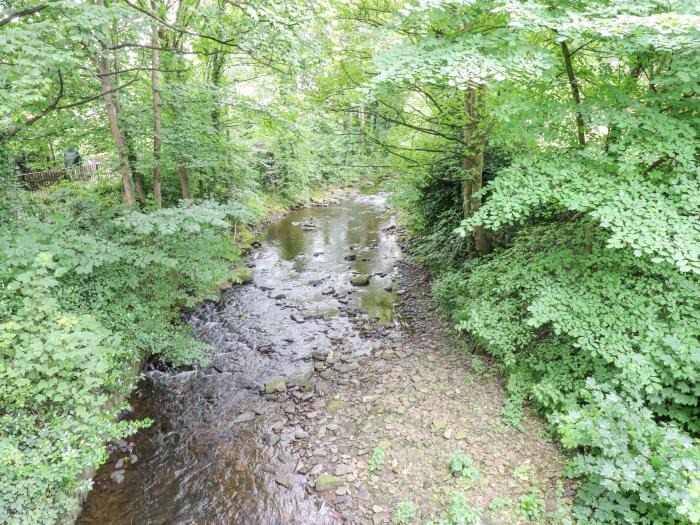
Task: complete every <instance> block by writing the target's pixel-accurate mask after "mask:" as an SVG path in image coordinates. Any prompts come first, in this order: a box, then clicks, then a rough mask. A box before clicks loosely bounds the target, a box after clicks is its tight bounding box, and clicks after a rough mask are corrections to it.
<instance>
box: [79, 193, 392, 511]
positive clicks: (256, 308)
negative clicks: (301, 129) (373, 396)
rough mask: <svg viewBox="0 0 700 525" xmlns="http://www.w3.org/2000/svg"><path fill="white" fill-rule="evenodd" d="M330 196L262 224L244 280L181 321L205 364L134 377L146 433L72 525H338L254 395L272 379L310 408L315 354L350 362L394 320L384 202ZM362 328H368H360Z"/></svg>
mask: <svg viewBox="0 0 700 525" xmlns="http://www.w3.org/2000/svg"><path fill="white" fill-rule="evenodd" d="M336 195H337V197H338V198H336V199H333V200H332V201H331V202H330V204H329V205H327V206H322V207H314V208H303V209H298V210H295V211H292V212H291V213H289V214H288V215H286V216H285V217H284V218H282V219H281V220H278V221H276V222H274V223H273V224H271V225H270V226H269V227H268V228H267V229H266V231H265V232H264V234H263V235H262V238H261V246H260V247H259V248H258V249H257V250H256V251H255V252H254V253H252V254H251V258H250V261H251V262H252V263H254V265H255V269H254V272H255V280H254V284H251V285H245V286H234V287H233V288H232V289H230V290H227V291H226V292H224V294H223V295H222V298H221V300H220V301H219V302H218V303H207V304H205V305H202V306H201V307H199V308H198V309H196V310H195V311H194V312H193V313H192V314H191V315H190V316H189V322H190V323H191V325H192V327H193V330H194V335H195V337H196V338H197V339H199V340H202V341H205V342H207V343H209V345H210V347H211V348H210V350H209V352H210V357H209V363H208V364H207V366H204V367H201V368H198V369H196V370H193V371H184V372H182V371H181V372H173V373H166V372H162V371H150V372H147V373H146V374H145V378H144V380H143V381H142V382H141V383H140V385H139V388H138V389H137V391H136V392H135V394H134V396H133V397H132V399H131V401H130V405H131V407H132V409H133V414H132V417H134V418H146V417H148V418H150V419H152V420H153V421H154V423H153V425H152V426H151V427H150V428H148V429H146V430H143V431H141V432H139V433H138V434H137V435H135V436H132V437H131V438H130V439H129V440H127V441H125V442H122V443H118V444H117V445H116V446H115V447H113V452H112V454H111V457H110V460H109V461H108V462H107V463H106V464H105V465H103V466H102V468H101V469H100V470H99V471H98V473H97V475H96V477H95V481H94V488H93V490H92V492H91V493H90V495H89V497H88V499H87V501H86V503H85V506H84V510H83V512H82V514H81V516H80V518H79V519H78V522H77V523H78V524H80V525H146V524H148V525H156V524H157V525H160V524H168V525H170V524H207V525H213V524H226V525H233V524H235V525H246V524H258V525H267V524H269V525H291V524H318V525H322V524H331V523H337V516H335V515H334V511H333V510H332V509H331V508H330V507H329V506H328V505H327V504H325V503H324V502H323V499H321V498H317V497H316V496H314V495H312V494H313V491H312V490H310V489H309V488H308V484H307V483H306V481H305V480H306V477H305V473H306V472H307V468H308V467H307V466H306V465H303V464H302V463H301V462H299V460H298V459H297V457H296V456H295V454H294V448H295V446H296V444H297V443H298V442H299V441H300V440H303V439H304V432H303V430H301V428H300V427H295V426H294V423H293V417H292V415H291V412H290V409H289V407H288V406H285V404H284V403H283V402H278V401H276V398H275V396H274V395H272V396H270V395H266V394H264V393H263V392H261V389H264V388H265V385H270V383H271V382H275V381H277V382H278V383H281V380H284V382H285V383H284V384H285V387H286V388H288V389H289V391H290V392H291V395H294V396H305V397H308V398H310V397H312V396H313V395H314V392H316V391H317V389H318V388H320V385H319V383H318V382H315V378H316V377H317V376H315V375H313V374H312V372H313V369H314V361H313V360H312V354H314V352H316V353H318V352H326V353H327V352H329V351H338V352H339V351H340V350H341V349H342V352H343V353H344V355H350V356H357V358H358V359H360V358H361V357H362V356H366V355H368V354H369V352H370V350H371V347H372V344H374V342H375V341H376V340H378V339H381V338H386V337H391V336H393V335H395V334H394V332H395V330H396V328H397V327H398V326H399V324H400V321H399V319H396V318H395V310H394V306H395V304H396V303H397V301H398V295H397V294H396V291H395V284H394V283H393V279H394V278H395V274H394V266H395V263H396V261H397V259H398V257H399V255H400V250H399V246H398V244H397V242H396V240H395V238H394V236H393V230H394V227H393V225H392V219H391V217H390V215H389V214H388V213H387V210H386V204H385V201H384V197H383V196H381V195H373V196H367V195H356V194H340V193H338V194H336ZM356 274H369V275H371V276H372V277H371V279H370V281H369V284H368V285H364V286H353V285H352V284H351V283H350V278H351V276H353V275H356ZM371 318H376V320H375V321H376V323H375V324H377V326H379V327H380V328H379V331H377V330H375V331H373V332H368V331H366V330H364V329H363V326H366V325H365V324H363V323H364V322H365V321H367V320H368V319H369V320H372V319H371ZM349 362H350V363H352V362H353V361H352V359H349ZM355 362H357V361H355ZM325 388H328V387H325ZM330 388H332V385H331V387H330Z"/></svg>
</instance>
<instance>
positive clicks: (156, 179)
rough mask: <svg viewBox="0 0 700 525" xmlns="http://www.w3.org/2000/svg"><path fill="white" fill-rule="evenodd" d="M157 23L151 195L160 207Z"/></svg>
mask: <svg viewBox="0 0 700 525" xmlns="http://www.w3.org/2000/svg"><path fill="white" fill-rule="evenodd" d="M151 10H152V11H153V12H154V13H156V12H157V10H156V2H155V0H151ZM158 44H159V42H158V24H155V23H154V24H153V27H152V29H151V89H152V91H153V197H154V198H155V200H156V205H157V206H158V207H159V208H160V207H161V206H162V205H163V199H162V197H161V185H160V150H161V139H160V126H161V111H160V83H159V78H158V67H159V62H160V54H159V53H160V52H159V50H158Z"/></svg>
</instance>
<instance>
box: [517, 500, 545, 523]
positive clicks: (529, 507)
mask: <svg viewBox="0 0 700 525" xmlns="http://www.w3.org/2000/svg"><path fill="white" fill-rule="evenodd" d="M518 510H519V511H520V515H521V516H522V517H523V518H525V519H528V520H530V521H534V520H537V519H540V518H541V517H542V516H544V501H543V500H542V498H539V497H537V496H535V495H534V494H526V495H525V496H521V497H520V499H519V500H518Z"/></svg>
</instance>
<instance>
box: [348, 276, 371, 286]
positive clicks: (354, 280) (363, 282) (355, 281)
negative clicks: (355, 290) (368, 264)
mask: <svg viewBox="0 0 700 525" xmlns="http://www.w3.org/2000/svg"><path fill="white" fill-rule="evenodd" d="M369 278H370V275H369V274H368V273H358V274H357V275H353V276H352V277H350V284H352V285H354V286H367V285H368V284H369Z"/></svg>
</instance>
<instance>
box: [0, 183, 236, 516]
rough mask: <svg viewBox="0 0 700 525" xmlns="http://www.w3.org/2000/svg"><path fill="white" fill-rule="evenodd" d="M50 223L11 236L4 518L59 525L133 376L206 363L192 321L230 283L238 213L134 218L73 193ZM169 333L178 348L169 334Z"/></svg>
mask: <svg viewBox="0 0 700 525" xmlns="http://www.w3.org/2000/svg"><path fill="white" fill-rule="evenodd" d="M42 200H43V206H44V208H43V209H42V211H44V212H46V218H45V219H44V221H43V222H39V221H37V220H36V219H29V218H25V219H24V220H22V221H21V222H20V223H19V224H17V226H16V227H14V228H12V229H9V228H4V229H2V230H0V244H2V245H3V246H4V247H5V249H4V250H3V251H2V253H1V254H0V316H1V317H2V319H3V320H4V322H3V323H0V406H2V407H3V409H2V413H0V450H2V458H3V459H2V460H1V463H0V465H1V467H2V476H0V521H2V522H3V523H13V524H15V523H16V524H30V523H31V524H34V523H51V522H57V521H59V520H60V519H62V517H63V516H66V515H69V514H70V513H71V512H73V511H74V510H75V508H74V506H75V503H76V500H75V499H74V498H73V494H74V493H75V492H76V491H84V490H87V489H88V488H89V482H88V481H80V476H81V475H82V473H83V471H84V470H85V469H87V468H90V467H96V466H99V464H100V463H102V462H103V461H104V460H105V459H106V452H105V448H104V444H105V442H108V441H111V440H114V439H117V438H121V437H124V436H127V435H129V434H130V433H132V432H134V431H136V430H137V429H138V428H140V427H142V426H144V425H145V424H147V422H126V421H122V422H117V421H116V420H115V417H116V415H117V413H118V411H119V409H120V408H121V407H113V408H108V407H109V406H110V405H111V404H112V403H111V401H112V399H113V396H115V395H127V394H128V393H129V391H130V390H131V388H132V386H133V382H134V380H135V377H134V376H133V372H132V370H133V369H134V368H135V367H138V366H139V365H140V363H141V362H142V360H143V359H144V358H145V357H147V356H150V355H156V356H159V358H160V359H162V360H166V361H170V362H174V363H176V364H177V363H189V362H192V360H193V359H196V358H197V356H198V355H199V354H198V352H199V351H200V350H201V348H202V347H201V345H197V344H195V343H194V342H193V341H192V340H191V338H190V337H189V331H188V329H187V328H186V327H185V326H182V325H179V324H178V320H179V312H180V309H181V308H182V307H183V306H185V305H192V304H194V303H195V302H196V301H197V300H199V299H200V298H202V297H205V296H206V295H207V294H209V293H210V290H211V289H212V287H213V286H214V285H215V284H217V283H218V282H220V281H222V280H224V279H225V278H226V277H227V275H228V274H229V265H230V264H231V261H232V260H235V258H236V250H235V248H234V247H233V246H232V245H231V242H230V238H229V236H228V234H227V233H226V231H227V229H228V227H229V222H227V221H226V220H224V219H225V218H226V217H228V216H231V215H232V213H231V208H230V207H222V206H220V205H217V204H214V203H206V202H205V203H201V204H198V205H192V204H187V205H183V206H182V207H180V208H175V209H170V210H161V211H158V212H155V213H153V214H143V213H138V212H130V213H129V212H128V213H126V215H124V214H122V213H121V212H118V211H117V212H116V213H117V214H118V216H117V217H116V218H113V217H114V215H115V211H112V210H108V209H105V208H103V207H102V204H101V202H100V197H99V196H98V195H88V194H85V193H83V192H75V193H73V192H71V191H70V190H69V191H66V190H64V189H59V190H57V192H56V197H55V200H53V201H52V200H51V197H44V198H42ZM164 334H167V337H166V336H164Z"/></svg>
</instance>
